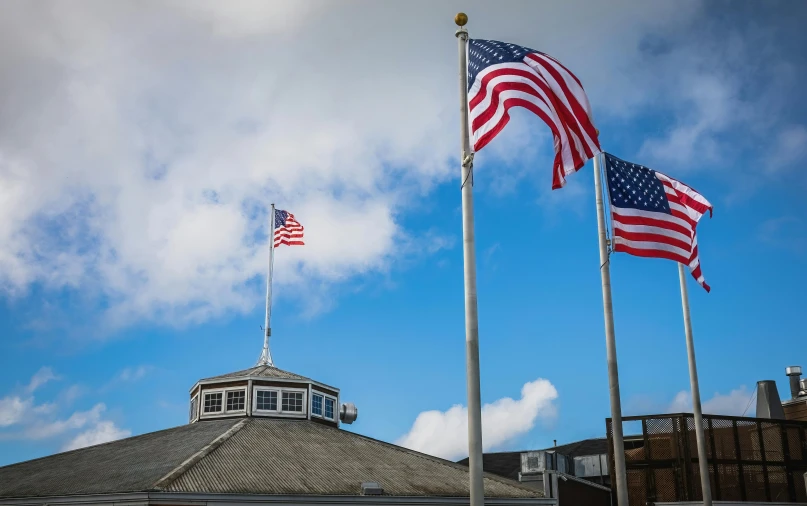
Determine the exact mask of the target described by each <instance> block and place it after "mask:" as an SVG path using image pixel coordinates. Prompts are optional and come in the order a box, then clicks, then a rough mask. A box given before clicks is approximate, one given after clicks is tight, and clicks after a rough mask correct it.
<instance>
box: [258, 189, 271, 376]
mask: <svg viewBox="0 0 807 506" xmlns="http://www.w3.org/2000/svg"><path fill="white" fill-rule="evenodd" d="M274 266H275V205H274V204H272V210H271V211H270V213H269V272H268V273H267V274H266V318H265V319H264V322H263V351H262V352H261V358H260V359H259V360H258V365H269V366H272V367H274V366H275V363H274V362H273V361H272V352H270V351H269V337H270V336H271V335H272V328H271V327H270V326H269V317H270V316H271V315H272V271H273V270H274Z"/></svg>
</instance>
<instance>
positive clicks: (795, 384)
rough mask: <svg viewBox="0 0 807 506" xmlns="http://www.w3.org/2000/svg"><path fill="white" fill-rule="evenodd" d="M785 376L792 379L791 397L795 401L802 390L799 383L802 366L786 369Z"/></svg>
mask: <svg viewBox="0 0 807 506" xmlns="http://www.w3.org/2000/svg"><path fill="white" fill-rule="evenodd" d="M785 374H787V376H788V378H790V395H791V396H792V397H793V398H794V399H795V398H796V397H798V396H799V391H800V390H801V388H800V386H799V382H800V380H801V366H798V365H793V366H790V367H788V368H786V369H785Z"/></svg>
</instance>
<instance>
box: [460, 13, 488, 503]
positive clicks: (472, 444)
mask: <svg viewBox="0 0 807 506" xmlns="http://www.w3.org/2000/svg"><path fill="white" fill-rule="evenodd" d="M454 22H455V23H456V24H457V26H459V27H460V28H459V29H458V30H457V32H456V34H455V35H456V36H457V40H458V42H459V56H460V141H461V146H462V152H461V158H460V160H461V162H462V171H461V173H462V179H461V184H462V187H461V190H462V252H463V259H464V264H465V374H466V384H467V389H468V468H469V474H470V480H471V484H470V488H471V503H470V506H483V505H484V504H485V484H484V482H483V481H482V406H481V404H482V401H481V396H480V393H479V320H478V317H477V312H476V311H477V308H476V252H475V247H474V196H473V191H472V187H473V159H474V156H473V153H471V139H470V137H469V133H468V62H467V59H468V54H467V49H466V43H467V41H468V31H467V30H466V29H465V28H464V26H465V24H466V23H467V22H468V16H466V15H465V14H464V13H462V12H460V13H459V14H457V15H456V16H455V17H454Z"/></svg>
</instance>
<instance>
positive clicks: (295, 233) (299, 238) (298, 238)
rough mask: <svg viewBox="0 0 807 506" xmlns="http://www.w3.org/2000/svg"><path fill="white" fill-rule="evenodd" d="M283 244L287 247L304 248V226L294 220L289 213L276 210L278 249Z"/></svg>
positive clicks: (275, 244)
mask: <svg viewBox="0 0 807 506" xmlns="http://www.w3.org/2000/svg"><path fill="white" fill-rule="evenodd" d="M281 244H285V245H286V246H304V245H305V243H304V242H303V226H302V225H300V223H299V222H298V221H297V220H295V219H294V215H293V214H291V213H290V212H288V211H283V210H281V209H275V243H274V247H275V248H277V247H278V246H280V245H281Z"/></svg>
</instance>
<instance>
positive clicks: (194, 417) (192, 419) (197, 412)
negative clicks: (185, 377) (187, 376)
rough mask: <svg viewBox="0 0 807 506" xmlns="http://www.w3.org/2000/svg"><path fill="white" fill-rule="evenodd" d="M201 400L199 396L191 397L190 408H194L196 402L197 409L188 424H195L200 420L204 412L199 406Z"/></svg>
mask: <svg viewBox="0 0 807 506" xmlns="http://www.w3.org/2000/svg"><path fill="white" fill-rule="evenodd" d="M199 399H200V396H199V394H196V395H194V396H193V397H191V405H190V407H191V408H193V403H194V401H195V402H196V409H194V410H193V413H192V414H191V416H190V420H189V421H188V423H193V422H195V421H196V420H198V419H199V413H200V412H201V410H202V406H201V405H200V404H199Z"/></svg>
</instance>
